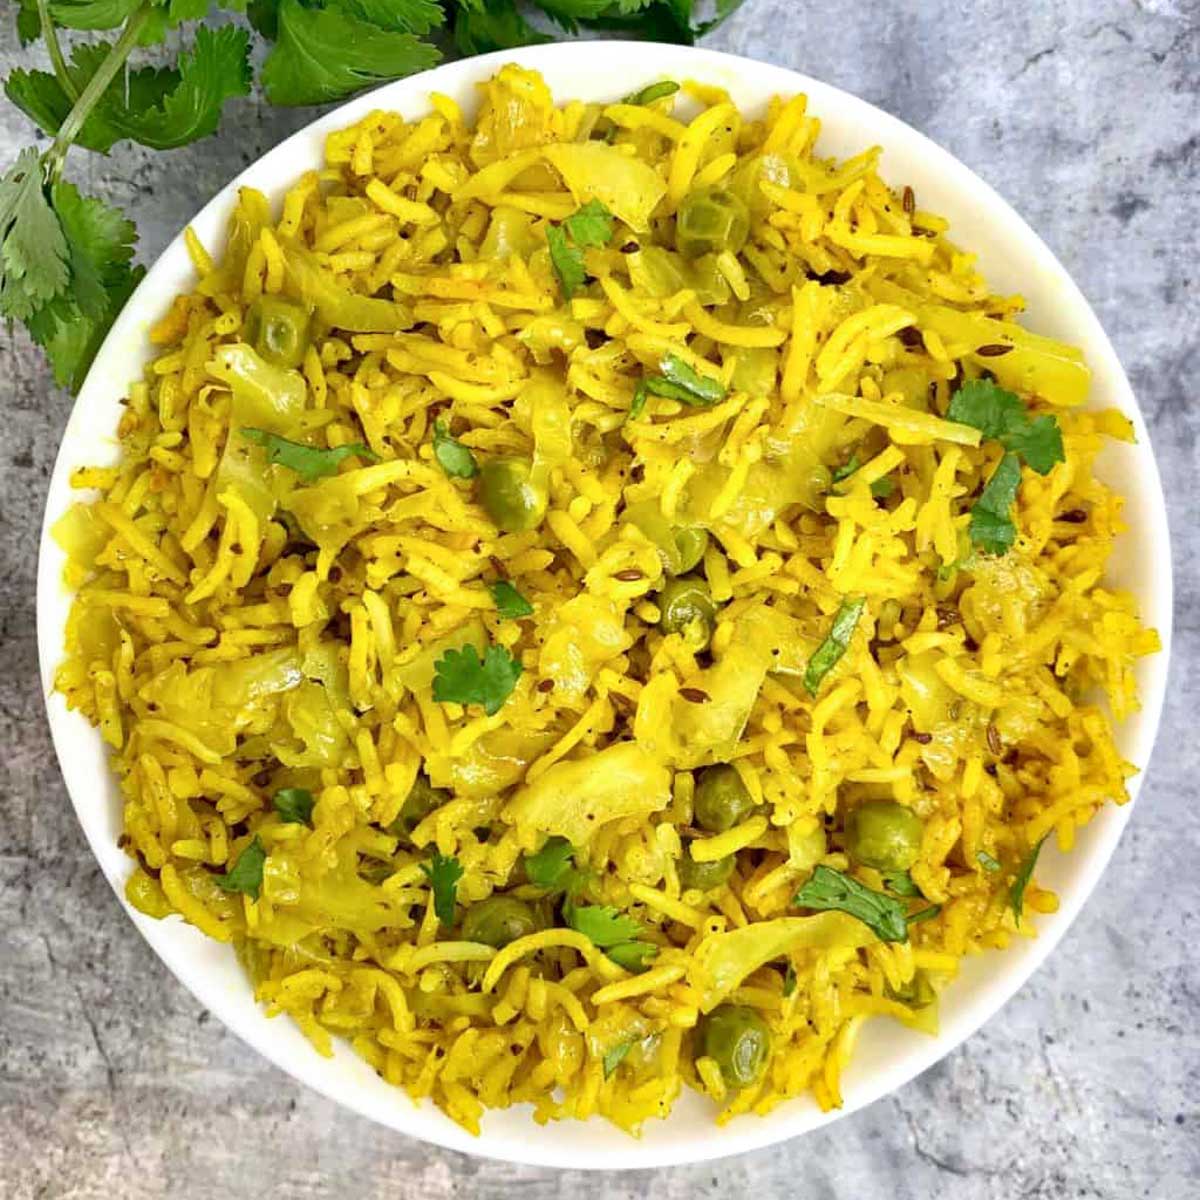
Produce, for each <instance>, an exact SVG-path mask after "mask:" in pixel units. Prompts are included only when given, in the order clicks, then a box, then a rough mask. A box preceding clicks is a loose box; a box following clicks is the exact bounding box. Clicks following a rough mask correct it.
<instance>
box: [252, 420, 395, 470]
mask: <svg viewBox="0 0 1200 1200" xmlns="http://www.w3.org/2000/svg"><path fill="white" fill-rule="evenodd" d="M241 433H242V437H244V438H245V439H246V440H247V441H248V442H253V443H254V444H255V445H256V446H262V447H263V449H265V450H266V452H267V461H268V462H272V463H278V464H279V465H280V466H281V467H287V468H288V470H289V471H295V472H296V474H297V475H299V476H300V478H301V480H302V481H303V482H304V483H316V482H317V480H318V479H323V478H324V477H325V476H326V475H336V474H337V469H338V467H339V466H340V465H341V462H342V460H343V459H345V458H352V457H354V456H355V455H357V456H358V457H359V458H365V459H366V460H367V461H368V462H378V461H379V455H378V454H376V453H375V451H374V450H370V449H368V448H367V447H366V446H364V445H362V443H361V442H351V443H350V444H349V445H348V446H334V447H333V448H332V449H330V450H322V449H320V448H319V447H317V446H306V445H304V444H303V443H302V442H291V441H288V439H287V438H285V437H280V436H279V434H277V433H270V432H268V431H267V430H265V429H243V430H242V431H241Z"/></svg>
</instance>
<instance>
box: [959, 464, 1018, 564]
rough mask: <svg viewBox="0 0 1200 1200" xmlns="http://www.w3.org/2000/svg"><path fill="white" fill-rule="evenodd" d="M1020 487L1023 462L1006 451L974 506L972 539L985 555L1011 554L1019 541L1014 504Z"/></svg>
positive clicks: (972, 512) (972, 511)
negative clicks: (1013, 546)
mask: <svg viewBox="0 0 1200 1200" xmlns="http://www.w3.org/2000/svg"><path fill="white" fill-rule="evenodd" d="M1020 486H1021V464H1020V462H1019V461H1018V460H1017V456H1016V455H1015V454H1011V453H1010V454H1006V455H1005V456H1004V457H1003V458H1002V459H1001V460H1000V464H999V466H997V467H996V469H995V471H993V472H992V477H991V479H989V480H988V481H987V483H986V484H985V485H984V488H983V491H982V492H981V493H980V495H979V499H978V500H976V501H975V505H974V507H973V508H972V509H971V523H970V526H969V527H968V531H969V533H970V535H971V541H972V542H973V543H974V544H975V545H976V546H978V547H979V549H980V550H982V551H983V552H984V553H985V554H1007V553H1008V551H1009V550H1010V549H1011V548H1012V544H1013V542H1015V541H1016V540H1017V526H1016V524H1015V523H1014V521H1013V519H1012V507H1013V505H1014V504H1015V503H1016V500H1017V488H1019V487H1020Z"/></svg>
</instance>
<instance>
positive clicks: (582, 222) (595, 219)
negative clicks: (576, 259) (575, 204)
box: [563, 200, 613, 249]
mask: <svg viewBox="0 0 1200 1200" xmlns="http://www.w3.org/2000/svg"><path fill="white" fill-rule="evenodd" d="M563 225H564V226H565V228H566V231H567V232H568V233H569V234H570V235H571V240H572V241H573V242H574V243H575V245H577V246H583V247H593V248H597V249H598V248H599V247H601V246H607V245H608V243H609V242H611V241H612V235H613V215H612V213H610V212H609V211H608V209H607V208H605V207H604V205H603V204H601V203H600V201H599V200H589V201H588V202H587V203H586V204H585V205H584V206H583V207H582V208H577V209H576V210H575V211H574V212H573V213H572V214H571V215H570V216H569V217H568V218H567V219H566V220H565V221H564V222H563Z"/></svg>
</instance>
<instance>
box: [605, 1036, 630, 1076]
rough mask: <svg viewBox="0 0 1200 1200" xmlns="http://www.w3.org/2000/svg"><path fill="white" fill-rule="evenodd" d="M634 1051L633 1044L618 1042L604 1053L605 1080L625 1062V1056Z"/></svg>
mask: <svg viewBox="0 0 1200 1200" xmlns="http://www.w3.org/2000/svg"><path fill="white" fill-rule="evenodd" d="M632 1049H633V1042H618V1043H617V1044H616V1045H615V1046H613V1047H612V1048H611V1049H610V1050H606V1051H605V1053H604V1078H605V1079H607V1078H608V1077H609V1076H610V1075H611V1074H612V1073H613V1072H614V1071H615V1070H616V1069H617V1068H618V1067H619V1066H620V1065H621V1063H622V1062H623V1061H624V1059H625V1056H626V1055H627V1054H628V1053H629V1052H630V1050H632Z"/></svg>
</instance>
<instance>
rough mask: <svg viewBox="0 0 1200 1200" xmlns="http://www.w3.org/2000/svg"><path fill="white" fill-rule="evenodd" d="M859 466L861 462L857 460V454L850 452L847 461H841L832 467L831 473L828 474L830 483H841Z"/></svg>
mask: <svg viewBox="0 0 1200 1200" xmlns="http://www.w3.org/2000/svg"><path fill="white" fill-rule="evenodd" d="M861 466H862V463H861V462H859V461H858V455H857V454H852V455H851V456H850V461H849V462H847V463H843V464H842V465H841V466H840V467H835V468H834V470H833V473H832V474H831V475H830V476H829V481H830V483H841V482H843V481H844V480H846V479H849V478H850V476H851V475H853V474H854V472H855V471H857V470H858V468H859V467H861Z"/></svg>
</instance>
